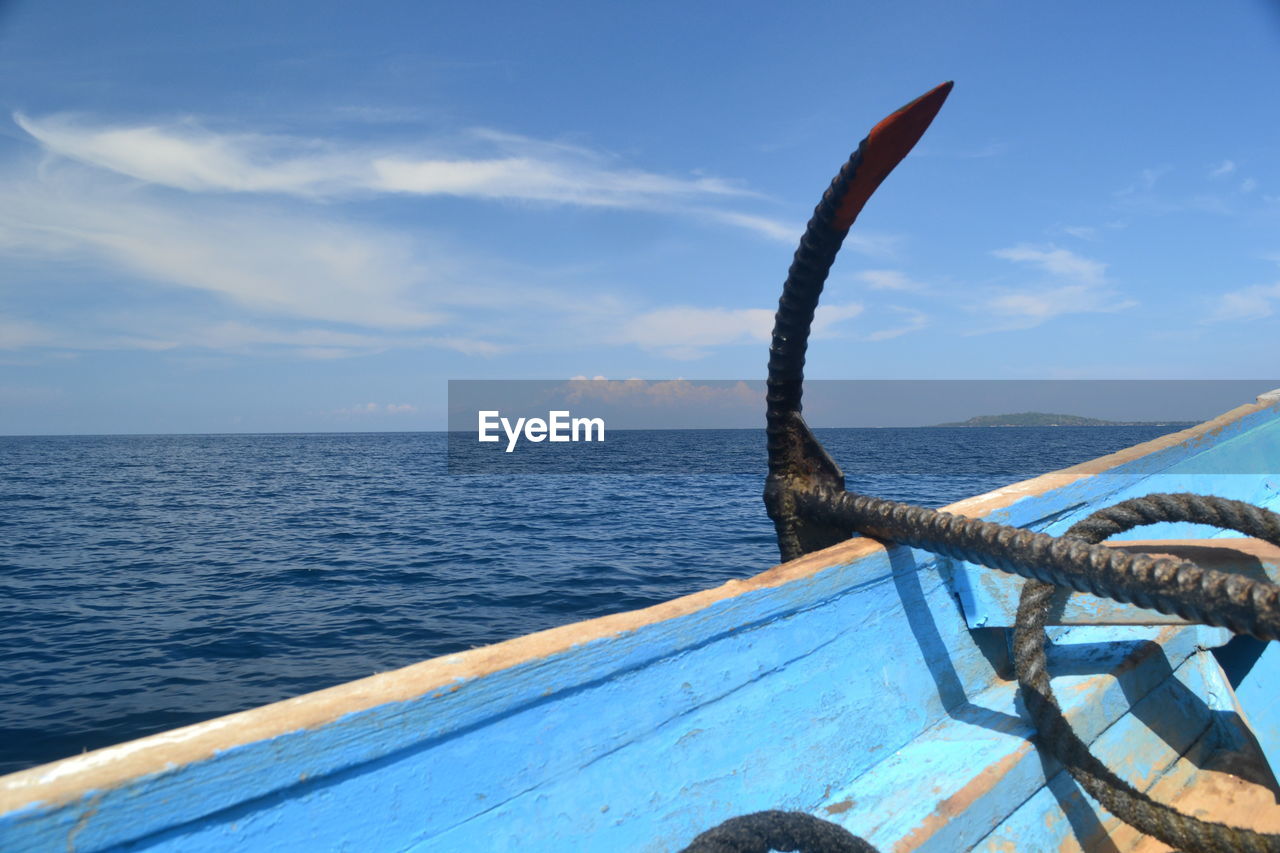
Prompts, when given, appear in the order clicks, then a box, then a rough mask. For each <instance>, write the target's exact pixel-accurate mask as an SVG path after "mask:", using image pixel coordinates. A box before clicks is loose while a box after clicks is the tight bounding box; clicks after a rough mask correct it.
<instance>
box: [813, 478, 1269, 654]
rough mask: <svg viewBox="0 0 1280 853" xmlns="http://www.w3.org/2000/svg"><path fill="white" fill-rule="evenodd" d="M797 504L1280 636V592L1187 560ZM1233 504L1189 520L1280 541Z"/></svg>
mask: <svg viewBox="0 0 1280 853" xmlns="http://www.w3.org/2000/svg"><path fill="white" fill-rule="evenodd" d="M1153 500H1154V501H1155V502H1156V503H1154V504H1153V506H1154V505H1158V504H1159V502H1160V501H1166V502H1167V501H1172V502H1173V503H1174V504H1176V505H1183V504H1186V503H1187V502H1188V501H1190V502H1192V503H1193V504H1195V503H1196V502H1198V501H1204V500H1206V499H1205V498H1200V497H1199V496H1197V495H1168V496H1158V497H1154V498H1153ZM1208 500H1218V499H1208ZM796 501H797V505H798V507H799V509H800V511H801V512H803V513H805V514H806V515H810V516H814V517H817V518H821V519H823V520H825V521H829V522H831V523H838V524H848V525H849V526H851V527H852V528H854V529H855V530H857V531H858V532H860V533H865V534H867V535H869V536H874V537H875V538H877V539H886V540H890V541H893V542H901V543H903V544H906V545H911V546H913V547H916V548H922V549H924V550H926V551H933V552H934V553H937V554H945V555H946V556H949V557H955V558H957V559H961V560H966V561H968V562H970V563H977V564H979V565H983V566H988V567H990V568H993V569H1000V570H1001V571H1005V572H1010V573H1012V574H1017V575H1021V576H1023V577H1025V578H1030V579H1032V580H1038V581H1044V582H1046V583H1052V584H1056V585H1057V586H1065V587H1070V588H1071V589H1074V590H1076V591H1078V592H1090V593H1093V594H1094V595H1099V596H1103V597H1104V598H1111V599H1114V600H1116V601H1120V602H1124V603H1126V604H1136V605H1138V606H1139V607H1145V608H1148V609H1151V610H1158V611H1160V612H1161V613H1165V614H1169V615H1176V616H1181V617H1182V618H1183V619H1186V620H1187V621H1188V622H1201V623H1203V624H1206V625H1220V626H1223V627H1225V628H1229V629H1231V630H1232V631H1233V632H1235V633H1237V634H1250V635H1252V636H1254V637H1257V638H1258V639H1260V640H1274V639H1277V638H1280V586H1277V585H1275V584H1272V583H1267V582H1265V581H1258V580H1253V579H1252V578H1247V577H1244V576H1242V575H1237V574H1232V573H1230V572H1219V571H1215V570H1213V569H1205V568H1201V567H1200V566H1197V565H1196V564H1195V563H1192V562H1188V561H1186V560H1174V559H1170V558H1167V557H1162V558H1156V557H1151V556H1148V555H1146V554H1131V553H1128V552H1126V551H1120V550H1117V549H1115V548H1105V547H1103V546H1101V545H1092V544H1090V543H1088V542H1085V541H1082V540H1080V539H1069V538H1065V537H1064V538H1058V537H1055V536H1050V535H1049V534H1047V533H1036V532H1034V531H1031V530H1022V529H1019V528H1016V527H1009V526H1007V525H1004V524H996V523H995V522H990V521H983V520H981V519H977V518H969V517H967V516H962V515H955V514H953V513H949V512H941V511H939V510H934V509H928V508H927V507H921V506H914V505H912V504H905V503H899V502H898V501H891V500H885V499H883V498H870V497H866V496H865V495H857V494H853V493H850V492H842V493H834V492H832V491H830V490H826V489H815V490H813V491H809V492H802V493H800V494H799V495H797V496H796ZM1227 503H1230V504H1232V505H1233V506H1232V508H1231V509H1230V511H1224V510H1221V509H1219V510H1218V511H1216V512H1214V511H1211V510H1209V509H1207V508H1205V509H1203V510H1202V511H1201V512H1200V513H1199V514H1198V515H1197V516H1196V517H1195V518H1194V519H1188V520H1197V519H1200V518H1204V519H1208V518H1213V519H1222V520H1223V523H1226V522H1228V521H1230V522H1235V521H1239V523H1240V524H1242V525H1250V526H1249V527H1248V529H1250V530H1255V531H1256V532H1257V533H1259V534H1261V533H1266V534H1267V535H1266V536H1260V538H1267V536H1272V535H1280V518H1277V517H1276V516H1275V514H1274V513H1270V512H1267V511H1266V510H1260V509H1258V508H1257V507H1248V505H1247V504H1241V503H1240V502H1239V501H1228V502H1227ZM1204 523H1207V524H1216V523H1218V521H1216V520H1215V521H1205V522H1204ZM1231 526H1233V527H1234V524H1232V525H1231ZM1234 529H1242V530H1243V528H1234Z"/></svg>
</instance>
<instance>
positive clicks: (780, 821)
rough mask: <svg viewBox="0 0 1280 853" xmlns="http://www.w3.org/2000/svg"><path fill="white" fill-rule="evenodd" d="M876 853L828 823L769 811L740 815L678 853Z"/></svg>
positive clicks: (713, 829)
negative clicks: (780, 852) (793, 852)
mask: <svg viewBox="0 0 1280 853" xmlns="http://www.w3.org/2000/svg"><path fill="white" fill-rule="evenodd" d="M770 850H780V851H783V853H792V851H797V853H878V851H877V850H876V848H874V847H872V846H871V845H870V844H868V843H867V842H865V841H863V840H862V839H861V838H859V837H858V836H856V835H854V834H853V833H852V832H850V831H849V830H847V829H845V828H844V827H843V826H840V825H839V824H834V823H832V822H831V821H827V820H823V819H822V818H819V817H814V816H813V815H811V814H806V813H804V812H782V811H768V812H755V813H754V814H746V815H741V816H739V817H733V818H729V819H728V820H726V821H725V822H724V823H722V824H720V825H719V826H714V827H712V828H711V829H708V830H707V831H706V832H704V833H702V834H701V835H699V836H698V837H697V838H695V839H693V843H692V844H690V845H689V846H688V847H686V848H684V850H682V851H681V853H768V851H770Z"/></svg>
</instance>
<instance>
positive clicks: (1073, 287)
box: [971, 245, 1137, 334]
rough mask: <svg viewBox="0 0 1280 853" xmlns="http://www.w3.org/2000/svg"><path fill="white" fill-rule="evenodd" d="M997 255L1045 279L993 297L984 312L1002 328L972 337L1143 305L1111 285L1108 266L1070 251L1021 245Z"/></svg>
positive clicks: (978, 330)
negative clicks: (1056, 319)
mask: <svg viewBox="0 0 1280 853" xmlns="http://www.w3.org/2000/svg"><path fill="white" fill-rule="evenodd" d="M992 254H993V255H994V256H995V257H997V258H1002V259H1004V260H1007V261H1012V262H1014V263H1018V264H1022V265H1024V266H1029V267H1031V268H1032V269H1033V270H1036V271H1037V272H1039V273H1040V274H1041V275H1043V276H1044V278H1043V279H1041V280H1039V281H1034V282H1030V283H1028V284H1027V285H1025V286H1023V287H1019V288H1006V289H1003V290H1000V291H998V292H996V293H994V294H992V295H990V296H989V297H988V298H987V299H985V300H984V301H983V302H982V304H981V305H980V306H979V310H980V311H981V312H982V313H983V314H984V315H986V316H988V317H990V318H993V319H995V320H997V323H996V324H995V325H994V326H991V327H986V328H975V329H974V330H973V331H972V332H971V334H982V333H985V332H990V331H1003V330H1012V329H1028V328H1032V327H1034V326H1038V325H1040V324H1042V323H1044V322H1046V321H1048V320H1050V319H1052V318H1054V317H1058V316H1061V315H1065V314H1091V313H1110V312H1114V311H1123V310H1125V309H1126V308H1131V307H1133V306H1134V305H1136V304H1137V303H1136V302H1135V301H1134V300H1132V299H1127V298H1124V297H1123V296H1122V295H1121V294H1119V293H1118V292H1117V291H1116V290H1115V289H1114V288H1112V287H1111V286H1110V285H1109V283H1108V281H1107V278H1106V269H1107V265H1106V264H1104V263H1102V262H1100V261H1095V260H1092V259H1090V258H1086V257H1083V256H1081V255H1078V254H1076V253H1075V252H1072V251H1069V250H1067V249H1059V248H1056V247H1052V246H1051V247H1048V248H1038V247H1035V246H1027V245H1020V246H1014V247H1012V248H1008V249H997V250H996V251H994V252H992Z"/></svg>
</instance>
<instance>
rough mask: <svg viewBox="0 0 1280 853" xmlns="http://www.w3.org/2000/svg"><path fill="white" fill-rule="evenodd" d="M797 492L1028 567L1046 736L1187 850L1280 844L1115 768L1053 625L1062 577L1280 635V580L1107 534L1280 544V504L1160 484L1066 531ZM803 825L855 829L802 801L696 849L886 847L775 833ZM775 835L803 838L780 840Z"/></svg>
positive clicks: (1034, 701) (949, 551) (1017, 643)
mask: <svg viewBox="0 0 1280 853" xmlns="http://www.w3.org/2000/svg"><path fill="white" fill-rule="evenodd" d="M794 497H795V506H796V509H797V511H798V512H800V513H801V514H803V515H805V516H806V517H808V518H813V519H817V520H819V521H821V522H824V523H828V524H832V525H844V526H847V527H850V528H852V529H856V530H858V531H859V532H861V533H864V534H867V535H870V536H873V537H875V538H877V539H885V540H890V541H893V542H900V543H903V544H906V545H911V546H913V547H916V548H921V549H924V550H927V551H932V552H934V553H937V554H943V555H946V556H949V557H955V558H957V559H961V560H966V561H968V562H971V563H977V564H979V565H984V566H988V567H990V568H994V569H1000V570H1002V571H1006V572H1011V573H1014V574H1018V575H1021V576H1023V577H1025V578H1028V579H1029V581H1030V582H1029V583H1027V584H1026V585H1025V586H1024V587H1023V593H1022V598H1021V600H1020V602H1019V606H1018V616H1017V622H1016V627H1015V631H1014V655H1015V669H1016V671H1017V674H1018V683H1019V686H1020V687H1021V690H1022V695H1023V701H1024V703H1025V704H1026V707H1027V710H1028V713H1029V715H1030V717H1031V719H1032V721H1033V722H1034V724H1035V728H1036V731H1037V732H1038V736H1037V739H1038V740H1039V742H1040V743H1041V745H1042V746H1044V747H1045V748H1046V749H1047V750H1048V751H1049V752H1050V753H1051V754H1052V755H1053V756H1054V757H1055V758H1057V759H1058V760H1059V761H1060V762H1061V763H1062V764H1063V765H1064V766H1065V767H1066V768H1067V769H1068V770H1069V771H1070V772H1071V775H1072V776H1073V777H1074V778H1075V779H1076V780H1077V781H1078V782H1079V783H1080V785H1081V787H1083V788H1084V789H1085V790H1086V791H1087V792H1088V793H1089V794H1090V796H1092V797H1093V798H1094V799H1095V800H1097V801H1098V802H1099V803H1101V804H1102V805H1103V807H1104V808H1106V809H1107V810H1108V811H1110V812H1111V813H1112V814H1114V815H1116V816H1117V817H1119V818H1120V819H1121V820H1123V821H1125V822H1126V823H1129V824H1130V825H1132V826H1134V827H1136V828H1137V829H1139V830H1140V831H1142V832H1144V833H1146V834H1148V835H1152V836H1154V837H1156V838H1158V839H1159V840H1161V841H1163V842H1165V843H1166V844H1170V845H1173V846H1175V847H1177V848H1179V849H1181V850H1184V851H1187V853H1235V851H1244V853H1280V836H1277V835H1266V834H1262V833H1257V832H1254V831H1252V830H1249V829H1243V828H1237V827H1231V826H1227V825H1225V824H1217V823H1211V822H1208V821H1202V820H1198V819H1196V818H1193V817H1190V816H1188V815H1184V814H1182V813H1180V812H1178V811H1176V810H1174V809H1172V808H1170V807H1168V806H1166V805H1163V804H1161V803H1158V802H1156V801H1155V800H1152V799H1151V798H1150V797H1148V796H1147V795H1145V794H1143V793H1141V792H1139V791H1137V790H1136V789H1134V788H1133V787H1131V786H1130V785H1129V784H1128V783H1126V782H1125V781H1124V780H1122V779H1120V778H1119V777H1118V776H1116V775H1115V774H1114V773H1112V772H1111V771H1110V770H1109V769H1107V767H1106V766H1105V765H1103V764H1102V762H1101V761H1099V760H1098V759H1097V758H1096V757H1095V756H1094V755H1093V754H1092V753H1091V752H1089V749H1088V747H1087V746H1086V745H1085V744H1084V743H1083V742H1082V741H1081V740H1080V739H1079V738H1078V737H1077V736H1076V735H1075V733H1074V732H1073V731H1072V730H1071V727H1070V725H1069V724H1068V723H1067V721H1066V718H1065V717H1063V715H1062V710H1061V708H1060V707H1059V705H1058V703H1057V699H1056V698H1055V697H1054V695H1053V690H1052V688H1051V687H1050V684H1049V674H1048V671H1047V669H1046V662H1045V650H1044V642H1045V633H1044V627H1045V624H1046V621H1047V619H1048V612H1049V605H1050V603H1051V600H1052V598H1053V595H1054V594H1055V593H1056V592H1057V588H1058V587H1067V588H1070V589H1074V590H1077V591H1080V592H1091V593H1093V594H1094V595H1100V596H1104V597H1107V598H1112V599H1115V600H1117V601H1122V602H1126V603H1133V604H1136V605H1138V606H1140V607H1146V608H1150V609H1154V610H1158V611H1160V612H1161V613H1165V614H1176V615H1178V616H1181V617H1182V618H1184V619H1186V620H1188V621H1191V622H1201V623H1204V624H1207V625H1219V626H1224V627H1227V628H1229V629H1231V630H1232V631H1234V632H1235V633H1245V634H1251V635H1253V636H1255V637H1258V638H1259V639H1263V640H1273V639H1277V638H1280V586H1277V585H1275V584H1271V583H1267V582H1265V581H1257V580H1253V579H1252V578H1247V577H1244V576H1242V575H1237V574H1232V573H1230V572H1219V571H1215V570H1213V569H1205V568H1202V567H1200V566H1197V565H1196V564H1195V563H1191V562H1188V561H1185V560H1175V559H1170V558H1155V557H1151V556H1148V555H1145V554H1131V553H1129V552H1127V551H1121V550H1118V549H1114V548H1107V547H1104V546H1102V545H1100V544H1098V543H1100V542H1102V541H1103V540H1104V539H1107V538H1109V537H1111V536H1113V535H1115V534H1117V533H1121V532H1123V531H1125V530H1130V529H1132V528H1134V527H1139V526H1142V525H1147V524H1155V523H1158V522H1162V521H1189V522H1195V523H1198V524H1211V525H1214V526H1216V527H1221V528H1226V529H1230V530H1236V531H1238V532H1241V533H1245V534H1247V535H1250V536H1254V537H1256V538H1259V539H1263V540H1265V541H1267V542H1270V543H1272V544H1275V545H1280V515H1277V514H1276V513H1273V512H1270V511H1269V510H1266V509H1262V508H1260V507H1256V506H1253V505H1251V504H1247V503H1244V502H1242V501H1234V500H1228V499H1225V498H1216V497H1205V496H1201V495H1191V494H1154V495H1148V496H1146V497H1143V498H1135V499H1133V500H1127V501H1124V502H1122V503H1119V504H1116V505H1115V506H1112V507H1108V508H1106V509H1102V510H1099V511H1097V512H1095V513H1093V514H1092V515H1090V516H1088V517H1087V518H1085V519H1084V520H1082V521H1080V522H1078V523H1077V524H1075V525H1074V526H1073V527H1071V528H1070V529H1069V530H1068V531H1067V532H1066V534H1064V535H1063V536H1062V537H1060V538H1059V537H1054V536H1050V535H1048V534H1046V533H1036V532H1033V531H1030V530H1022V529H1019V528H1015V527H1009V526H1006V525H1003V524H996V523H994V522H989V521H983V520H981V519H976V518H969V517H967V516H961V515H955V514H954V513H948V512H941V511H939V510H933V509H928V508H926V507H920V506H914V505H912V504H904V503H900V502H898V501H891V500H885V499H882V498H871V497H867V496H865V495H857V494H852V493H849V492H843V491H841V492H836V491H833V490H831V489H827V488H822V487H815V488H811V489H809V490H805V491H799V492H797V493H796V494H795V496H794ZM805 819H807V820H805ZM815 822H816V823H815ZM801 825H804V826H807V827H809V828H810V829H812V831H814V832H817V831H818V830H817V829H816V828H815V827H818V826H819V825H822V826H827V827H833V828H834V829H836V830H840V832H842V833H845V834H846V835H847V834H848V833H847V831H845V830H844V829H843V828H841V827H839V826H838V825H836V824H832V823H830V822H828V821H824V820H821V819H820V818H816V817H813V816H812V815H806V814H804V813H802V812H778V811H771V812H758V813H756V814H752V815H745V816H743V817H738V818H732V819H730V820H728V821H726V822H725V823H723V824H721V825H720V826H717V827H715V828H713V829H711V830H708V831H707V832H704V833H703V834H702V835H700V836H698V838H696V839H695V840H694V843H693V845H691V846H690V847H688V848H686V850H685V851H684V853H755V851H760V853H764V851H767V850H771V849H777V850H785V851H790V850H803V851H804V853H844V851H846V850H855V851H859V853H865V851H873V853H874V848H872V847H870V846H869V845H866V842H863V841H861V840H860V839H857V837H856V836H852V835H849V838H851V839H853V840H854V841H855V842H857V843H858V844H862V845H864V846H862V847H848V846H839V845H840V844H848V843H849V842H848V840H847V839H845V838H844V836H842V835H839V834H838V833H834V832H831V833H829V834H819V835H814V836H813V837H812V839H810V836H808V835H804V836H801V835H788V834H781V835H779V834H774V833H780V832H784V831H785V832H800V831H801V830H799V829H798V827H800V826H801ZM784 828H785V829H784ZM722 830H723V832H722ZM804 831H806V832H807V831H809V830H804ZM825 832H826V831H825V830H824V833H825ZM722 839H723V840H722ZM836 839H839V840H838V841H837V840H836ZM774 841H781V842H783V843H787V844H794V845H796V846H790V847H784V846H778V844H775V843H774ZM700 844H702V845H704V846H698V845H700ZM760 844H765V845H766V846H763V847H762V846H759V845H760ZM805 844H809V845H811V846H804V845H805ZM706 845H723V846H706ZM734 845H737V846H734ZM753 845H754V846H753ZM824 845H826V846H824Z"/></svg>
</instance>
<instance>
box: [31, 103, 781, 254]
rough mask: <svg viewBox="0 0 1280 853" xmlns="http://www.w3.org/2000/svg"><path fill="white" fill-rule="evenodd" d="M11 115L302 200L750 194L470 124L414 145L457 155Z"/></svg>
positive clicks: (133, 162) (595, 203)
mask: <svg viewBox="0 0 1280 853" xmlns="http://www.w3.org/2000/svg"><path fill="white" fill-rule="evenodd" d="M14 119H15V121H16V122H17V123H18V125H19V126H20V127H22V129H23V130H25V131H26V132H27V133H29V134H30V135H31V136H32V137H33V138H34V139H36V140H37V141H39V142H40V144H41V145H42V146H44V148H45V149H46V150H48V151H50V152H52V153H55V154H58V155H61V156H63V157H67V158H70V159H73V160H78V161H80V162H82V163H87V164H90V165H92V166H96V167H98V168H102V169H107V170H109V171H112V172H116V173H119V174H121V175H127V176H129V177H131V178H135V179H137V180H140V181H146V182H147V183H152V184H159V185H162V186H167V187H173V188H176V189H181V190H186V191H189V192H224V193H279V194H286V195H293V196H302V197H307V198H327V197H341V196H350V195H358V194H362V193H396V194H410V195H424V196H441V195H446V196H458V197H464V198H477V199H489V200H519V201H536V202H548V203H555V204H570V205H581V206H592V207H626V208H654V207H665V206H669V205H670V204H672V203H673V202H678V201H687V200H689V199H696V198H718V197H739V198H741V197H747V196H753V195H755V194H754V193H751V192H749V191H747V190H745V189H743V188H741V187H738V186H735V185H733V184H731V183H730V182H728V181H725V180H722V179H719V178H713V177H704V176H698V175H693V176H688V177H680V176H671V175H663V174H658V173H655V172H648V171H644V170H641V169H634V168H625V167H620V166H618V165H617V164H616V163H615V162H614V160H613V158H610V157H608V156H606V155H603V154H600V153H597V152H593V151H590V150H588V149H585V148H582V147H579V146H572V145H563V144H557V143H547V142H542V141H539V140H534V139H529V138H527V137H521V136H517V135H514V134H503V133H498V132H494V131H485V130H479V131H473V132H471V133H470V134H468V135H466V137H465V138H464V139H462V140H458V139H454V140H450V141H449V142H448V143H444V142H438V141H430V140H428V141H424V142H423V144H422V146H421V148H422V149H426V150H431V149H445V148H469V149H483V150H481V151H476V152H475V153H467V154H464V155H457V154H449V153H445V152H443V151H439V150H437V151H435V152H432V153H429V154H424V153H423V152H422V151H407V150H401V151H386V150H373V149H360V148H350V147H346V146H343V145H340V144H338V143H334V142H330V141H326V140H315V139H298V138H293V137H284V136H268V135H261V134H252V133H218V132H215V131H211V130H208V129H206V128H204V127H202V126H201V125H200V124H198V123H196V122H195V121H192V120H187V121H183V122H177V123H171V124H165V125H160V124H149V125H137V126H104V125H96V124H93V123H91V122H88V121H86V120H84V119H77V118H74V117H69V116H61V115H53V116H45V117H41V118H34V117H31V116H25V115H21V114H19V115H15V117H14ZM726 221H731V220H726ZM740 224H746V225H747V227H755V226H756V225H757V224H758V223H750V222H748V221H747V220H746V219H744V221H743V223H740ZM757 230H758V229H757Z"/></svg>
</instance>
